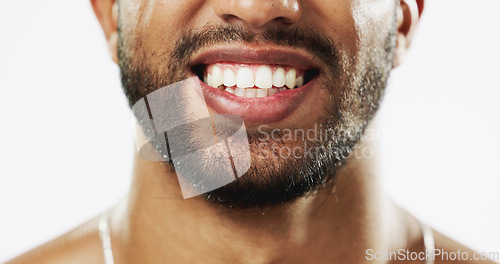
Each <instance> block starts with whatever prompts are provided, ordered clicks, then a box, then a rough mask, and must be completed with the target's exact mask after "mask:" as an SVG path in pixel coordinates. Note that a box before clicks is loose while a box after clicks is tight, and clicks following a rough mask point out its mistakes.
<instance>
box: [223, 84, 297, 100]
mask: <svg viewBox="0 0 500 264" xmlns="http://www.w3.org/2000/svg"><path fill="white" fill-rule="evenodd" d="M219 89H221V90H224V91H226V92H228V93H230V94H234V95H236V96H239V97H246V98H263V97H267V96H272V95H274V94H276V93H278V92H281V91H284V90H286V89H287V88H285V87H281V88H271V89H250V88H237V87H225V86H223V85H221V86H219Z"/></svg>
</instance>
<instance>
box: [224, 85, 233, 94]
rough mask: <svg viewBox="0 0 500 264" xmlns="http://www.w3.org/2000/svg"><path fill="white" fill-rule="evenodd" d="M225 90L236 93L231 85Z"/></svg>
mask: <svg viewBox="0 0 500 264" xmlns="http://www.w3.org/2000/svg"><path fill="white" fill-rule="evenodd" d="M225 91H226V92H228V93H230V94H234V90H233V88H231V87H228V88H226V90H225Z"/></svg>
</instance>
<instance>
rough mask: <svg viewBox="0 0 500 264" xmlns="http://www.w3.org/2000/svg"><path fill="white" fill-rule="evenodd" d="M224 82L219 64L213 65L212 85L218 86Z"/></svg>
mask: <svg viewBox="0 0 500 264" xmlns="http://www.w3.org/2000/svg"><path fill="white" fill-rule="evenodd" d="M223 84H224V81H223V80H222V70H221V68H220V67H219V66H217V65H215V66H214V67H213V68H212V85H211V86H212V87H215V88H217V87H219V86H221V85H223Z"/></svg>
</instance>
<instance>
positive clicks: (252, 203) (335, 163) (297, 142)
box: [118, 26, 395, 208]
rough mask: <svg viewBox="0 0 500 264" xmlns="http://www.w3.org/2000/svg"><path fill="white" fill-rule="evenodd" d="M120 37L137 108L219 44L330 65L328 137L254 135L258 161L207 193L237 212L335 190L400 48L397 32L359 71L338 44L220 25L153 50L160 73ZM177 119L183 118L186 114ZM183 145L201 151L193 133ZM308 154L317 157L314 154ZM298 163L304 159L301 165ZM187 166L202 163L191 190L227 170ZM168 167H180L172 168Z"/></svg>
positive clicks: (208, 161)
mask: <svg viewBox="0 0 500 264" xmlns="http://www.w3.org/2000/svg"><path fill="white" fill-rule="evenodd" d="M119 29H120V27H119ZM119 32H120V41H119V49H118V51H119V65H120V70H121V79H122V85H123V88H124V90H125V94H126V96H127V98H128V100H129V103H130V105H131V106H133V105H134V104H135V103H136V102H137V101H139V100H140V99H141V98H143V97H144V96H146V95H147V94H149V93H151V92H153V91H155V90H157V89H160V88H161V87H165V86H167V85H169V84H172V83H176V82H178V81H181V80H184V79H186V78H187V76H188V74H187V72H185V69H186V66H187V64H188V62H189V59H190V56H191V55H192V54H193V52H195V51H197V50H199V49H200V48H202V47H206V46H210V45H213V44H220V43H231V42H249V43H273V44H278V45H282V46H287V47H292V48H302V49H305V50H306V51H308V52H310V53H312V54H314V55H316V56H317V57H318V58H320V59H322V60H323V62H324V63H325V64H326V65H328V68H327V70H326V71H325V72H324V76H325V78H324V80H323V81H322V83H321V84H322V87H323V88H325V89H328V90H329V92H330V95H331V96H330V102H331V107H329V108H327V109H325V111H324V114H323V115H322V116H320V117H319V119H318V124H320V126H321V127H322V130H324V131H325V133H326V134H327V135H328V136H326V137H325V138H322V139H318V138H315V139H312V140H311V139H305V140H304V139H294V140H293V141H287V140H285V135H284V134H283V133H276V134H275V135H277V137H278V140H275V139H276V138H275V139H266V140H264V139H263V134H262V133H258V132H255V131H254V132H249V133H248V140H249V143H250V150H251V161H252V162H251V167H250V169H249V170H248V171H247V172H246V173H245V175H243V176H242V177H240V178H238V179H237V180H235V181H233V182H231V183H229V184H227V185H225V186H223V187H220V188H218V189H216V190H213V191H209V192H205V193H203V196H204V197H205V199H206V200H207V201H209V202H212V203H215V204H221V205H225V206H227V207H234V208H250V207H260V208H263V207H271V206H274V205H278V204H283V203H286V202H290V201H294V200H296V199H297V198H299V197H304V196H306V195H308V194H313V193H315V192H318V191H320V190H329V189H331V188H330V187H332V186H333V185H334V183H335V179H336V176H337V174H338V171H339V169H340V168H341V167H342V166H343V164H344V163H345V161H346V160H347V159H348V157H349V154H350V153H351V152H352V150H353V148H354V147H355V145H356V143H357V142H358V141H359V139H360V137H361V135H362V133H363V131H364V129H365V128H366V126H367V124H368V122H369V121H370V120H371V118H372V117H373V115H374V114H375V112H376V110H377V108H378V107H379V103H380V100H381V98H382V94H383V91H384V88H385V86H386V82H387V79H388V76H389V72H390V69H391V68H392V54H393V49H394V46H395V39H394V36H395V34H394V33H395V26H394V29H393V30H391V31H390V34H388V36H386V39H385V40H384V41H385V42H384V43H382V45H385V46H384V49H378V50H383V51H382V52H380V51H378V52H377V51H372V50H371V49H367V50H366V51H365V54H363V55H364V56H360V57H362V58H358V59H365V61H364V67H362V69H356V67H355V66H356V65H357V63H356V61H355V60H354V59H352V58H348V57H345V56H344V57H342V54H341V52H340V51H339V49H338V47H337V45H336V44H335V43H334V42H333V41H332V40H330V39H328V38H325V37H323V36H321V35H320V34H317V33H316V32H314V31H305V30H299V29H288V28H273V29H270V30H268V31H266V32H265V33H263V34H262V35H259V36H257V35H256V34H254V33H252V32H250V31H246V30H244V29H243V28H241V27H234V26H216V27H206V28H204V29H203V30H201V31H200V32H194V31H192V32H189V33H187V34H185V35H184V36H183V37H182V38H181V39H180V40H179V41H178V42H177V43H176V45H175V48H174V50H173V51H171V52H169V51H155V52H154V53H155V56H159V57H160V60H161V65H166V66H165V67H163V68H162V67H160V65H155V64H154V63H152V61H153V60H152V59H151V58H152V54H147V53H146V52H145V51H143V50H137V49H136V50H133V52H131V50H130V49H129V47H131V46H135V47H141V46H142V45H141V43H140V37H139V38H137V42H139V43H134V44H135V45H130V44H129V43H127V42H126V41H125V40H126V39H127V38H125V36H123V34H122V31H121V30H119ZM158 54H160V55H158ZM155 59H157V60H158V58H155ZM333 98H334V99H333ZM333 100H335V101H333ZM178 114H179V115H182V110H181V111H180V112H179V113H178ZM296 129H300V128H296ZM184 138H185V139H186V140H185V141H183V143H184V142H185V144H196V142H194V141H192V140H190V139H191V137H190V136H189V133H187V136H184ZM150 139H151V140H152V142H153V144H154V145H156V146H159V141H158V140H157V139H156V138H154V137H151V138H150ZM287 142H288V143H287ZM264 145H265V146H264ZM291 147H294V148H295V149H296V150H297V151H296V152H295V153H294V155H292V156H290V157H284V156H283V155H282V153H280V150H283V149H287V148H291ZM296 147H298V148H296ZM310 149H313V151H312V152H311V151H308V150H310ZM156 151H157V152H158V153H160V154H161V155H164V154H165V153H164V152H165V150H164V148H162V147H156ZM297 156H299V157H300V158H296V157H297ZM185 164H202V166H198V167H196V170H195V171H193V174H194V176H188V177H186V176H182V175H181V177H182V179H183V180H184V181H187V182H189V184H191V185H192V186H200V185H201V186H203V184H204V182H206V181H207V179H210V178H217V177H218V175H220V174H222V173H223V170H224V169H223V168H221V167H220V166H219V165H218V164H219V161H218V160H217V158H214V157H207V156H199V157H196V158H194V159H193V158H191V159H190V160H189V162H187V163H185ZM166 165H167V166H168V167H169V168H175V166H174V164H173V162H172V161H170V162H169V163H166ZM193 166H195V165H193ZM178 169H179V167H177V170H178ZM190 170H192V169H190ZM178 176H179V175H178Z"/></svg>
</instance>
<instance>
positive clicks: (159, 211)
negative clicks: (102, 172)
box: [111, 141, 419, 263]
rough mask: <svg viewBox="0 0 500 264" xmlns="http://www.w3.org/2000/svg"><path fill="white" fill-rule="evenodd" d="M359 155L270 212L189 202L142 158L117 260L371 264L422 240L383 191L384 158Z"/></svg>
mask: <svg viewBox="0 0 500 264" xmlns="http://www.w3.org/2000/svg"><path fill="white" fill-rule="evenodd" d="M358 146H359V147H362V148H366V147H370V148H372V147H373V146H371V145H368V144H367V143H364V141H362V142H360V143H359V144H358ZM354 154H356V153H354ZM357 156H362V155H352V157H351V158H350V159H349V160H348V162H347V164H346V166H345V167H343V168H342V169H341V171H340V172H339V175H338V180H337V182H336V184H335V187H334V188H333V189H332V190H329V191H323V192H320V193H318V194H315V195H310V196H308V197H306V198H301V199H298V200H296V201H294V202H292V203H289V204H284V205H280V206H277V207H273V208H271V209H264V210H259V209H246V210H240V209H233V208H225V207H222V206H217V205H214V204H211V203H208V202H206V201H204V200H203V198H201V197H197V198H191V199H186V200H185V199H183V198H182V194H181V192H180V188H179V183H178V181H177V177H176V175H175V174H174V172H173V171H171V170H169V169H168V168H167V167H166V166H165V165H164V164H160V163H158V162H148V161H145V160H142V159H141V158H136V164H135V170H134V180H133V184H132V186H133V187H132V190H131V192H130V195H129V197H128V198H127V200H126V201H125V202H124V203H123V204H122V206H121V209H122V210H115V213H114V216H113V222H112V223H111V225H112V229H114V232H113V235H112V239H113V248H114V251H115V260H116V261H115V263H192V262H199V261H200V258H201V259H202V261H203V263H226V262H227V263H278V262H279V263H309V262H311V261H312V262H313V263H323V262H325V263H333V262H335V263H363V262H366V259H365V257H366V251H367V250H368V249H373V250H374V251H376V252H387V251H390V250H394V249H397V248H409V247H412V245H413V244H418V237H419V232H418V230H417V231H415V223H414V221H411V220H410V219H409V217H408V216H407V214H405V213H404V212H402V211H401V210H400V209H398V208H397V207H396V206H394V205H393V204H392V203H391V202H390V201H389V200H388V199H386V198H385V196H384V195H383V194H382V190H381V187H380V186H379V183H378V182H379V181H378V178H379V177H378V173H377V169H376V166H375V164H376V162H375V161H374V160H373V158H371V159H367V158H363V157H357ZM412 222H413V227H411V225H412ZM113 227H114V228H113ZM410 230H413V231H410ZM308 261H309V262H308Z"/></svg>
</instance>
